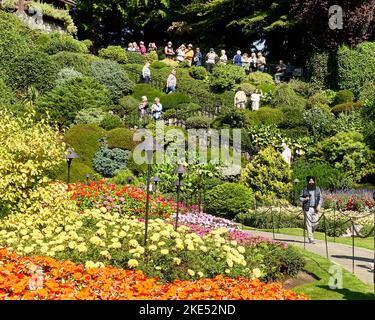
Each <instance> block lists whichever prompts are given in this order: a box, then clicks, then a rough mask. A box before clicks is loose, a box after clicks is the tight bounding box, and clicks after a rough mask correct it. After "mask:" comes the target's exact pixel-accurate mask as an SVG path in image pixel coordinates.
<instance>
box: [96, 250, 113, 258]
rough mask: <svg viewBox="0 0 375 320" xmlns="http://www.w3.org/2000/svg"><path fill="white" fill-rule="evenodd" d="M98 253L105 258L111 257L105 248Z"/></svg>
mask: <svg viewBox="0 0 375 320" xmlns="http://www.w3.org/2000/svg"><path fill="white" fill-rule="evenodd" d="M99 254H100V255H101V256H103V257H105V258H107V259H111V257H112V256H111V255H110V253H109V252H108V251H107V250H105V251H100V252H99Z"/></svg>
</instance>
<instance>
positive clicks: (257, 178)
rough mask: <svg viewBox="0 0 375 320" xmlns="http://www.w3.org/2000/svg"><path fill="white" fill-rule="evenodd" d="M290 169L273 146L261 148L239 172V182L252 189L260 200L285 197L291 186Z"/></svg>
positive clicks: (265, 200)
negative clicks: (240, 172)
mask: <svg viewBox="0 0 375 320" xmlns="http://www.w3.org/2000/svg"><path fill="white" fill-rule="evenodd" d="M291 176H292V171H291V169H290V167H289V165H288V164H287V163H286V162H285V161H284V160H283V158H282V157H281V152H279V151H277V150H275V149H274V148H273V147H267V148H266V149H263V150H261V151H260V152H259V153H258V154H257V155H256V156H255V157H254V159H253V160H252V162H250V163H249V164H248V165H247V166H246V168H245V170H244V171H243V172H242V174H241V182H242V183H243V184H244V185H245V186H247V187H249V188H251V189H252V190H254V192H255V197H256V199H257V200H259V201H261V202H267V201H269V200H273V199H274V198H275V197H278V198H285V197H287V196H288V193H289V192H290V190H291V188H292V184H291V182H290V181H291Z"/></svg>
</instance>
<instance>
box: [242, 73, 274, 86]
mask: <svg viewBox="0 0 375 320" xmlns="http://www.w3.org/2000/svg"><path fill="white" fill-rule="evenodd" d="M247 81H248V82H250V83H251V84H253V85H254V86H259V85H263V84H271V85H274V81H273V78H272V76H271V75H269V74H268V73H264V72H259V71H257V72H252V73H250V74H249V75H248V76H247Z"/></svg>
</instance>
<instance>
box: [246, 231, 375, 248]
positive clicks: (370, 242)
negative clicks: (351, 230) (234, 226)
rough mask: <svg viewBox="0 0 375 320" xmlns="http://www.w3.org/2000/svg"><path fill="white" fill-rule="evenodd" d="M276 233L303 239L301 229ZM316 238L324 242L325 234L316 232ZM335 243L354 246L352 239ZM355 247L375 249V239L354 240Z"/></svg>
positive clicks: (331, 239) (339, 239) (339, 240)
mask: <svg viewBox="0 0 375 320" xmlns="http://www.w3.org/2000/svg"><path fill="white" fill-rule="evenodd" d="M243 229H244V230H258V231H267V232H272V229H256V228H251V227H246V226H243ZM275 233H282V234H288V235H291V236H301V237H303V230H302V229H300V228H281V229H279V230H277V229H275ZM314 237H315V239H317V240H324V233H322V232H314ZM327 240H328V241H331V242H333V240H334V238H333V237H327ZM335 241H336V242H337V243H342V244H347V245H349V246H351V245H352V238H336V239H335ZM354 245H355V246H356V247H361V248H365V249H370V250H373V249H374V237H368V238H365V239H362V238H358V237H357V238H354Z"/></svg>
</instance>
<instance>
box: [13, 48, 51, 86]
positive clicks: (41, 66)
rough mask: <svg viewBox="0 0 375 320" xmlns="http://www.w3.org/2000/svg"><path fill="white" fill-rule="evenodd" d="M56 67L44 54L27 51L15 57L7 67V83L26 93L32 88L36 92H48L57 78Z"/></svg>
mask: <svg viewBox="0 0 375 320" xmlns="http://www.w3.org/2000/svg"><path fill="white" fill-rule="evenodd" d="M57 73H58V66H57V65H56V63H55V62H54V61H53V60H52V59H51V58H50V57H49V56H48V55H47V54H46V53H44V52H40V51H29V52H23V53H20V54H19V55H17V56H15V57H14V59H12V60H11V61H10V62H9V64H8V66H7V79H6V80H7V83H8V84H9V85H10V86H11V87H12V88H14V89H20V90H23V91H26V90H27V88H28V87H29V86H34V87H35V88H36V89H37V90H38V91H40V92H44V91H48V90H50V89H51V88H52V87H53V85H54V83H55V81H56V78H57Z"/></svg>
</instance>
